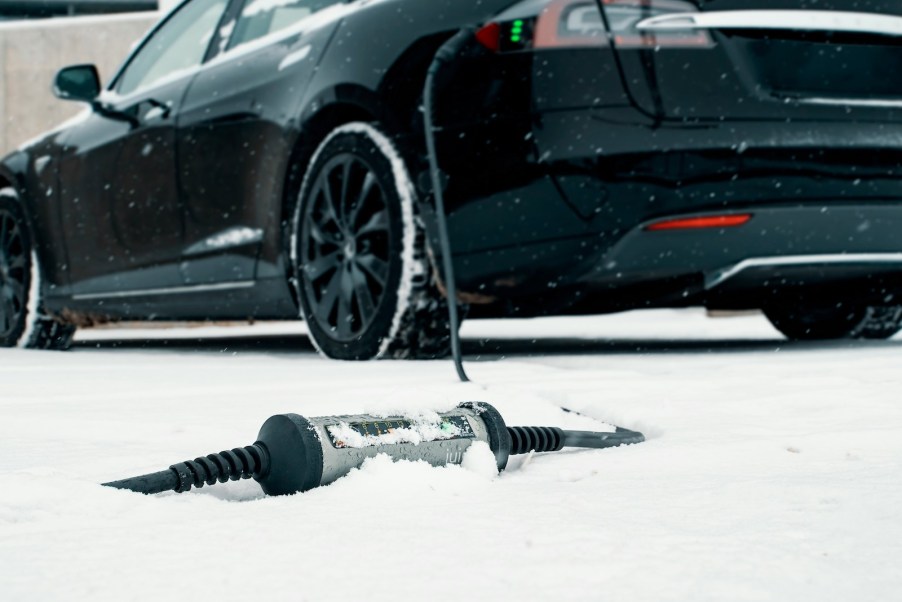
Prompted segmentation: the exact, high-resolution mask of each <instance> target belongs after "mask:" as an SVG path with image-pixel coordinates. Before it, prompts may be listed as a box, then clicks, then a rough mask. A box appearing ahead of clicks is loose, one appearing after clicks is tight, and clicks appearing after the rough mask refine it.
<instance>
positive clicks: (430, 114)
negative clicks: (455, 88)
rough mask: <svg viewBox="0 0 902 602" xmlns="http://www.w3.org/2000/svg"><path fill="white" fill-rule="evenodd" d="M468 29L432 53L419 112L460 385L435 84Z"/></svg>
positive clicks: (468, 36)
mask: <svg viewBox="0 0 902 602" xmlns="http://www.w3.org/2000/svg"><path fill="white" fill-rule="evenodd" d="M473 32H474V30H473V29H472V28H466V29H462V30H460V31H459V32H458V33H457V34H456V35H454V36H453V37H451V39H449V40H448V41H447V42H445V43H444V44H442V46H441V48H439V49H438V51H437V52H436V53H435V56H434V57H433V59H432V64H431V65H429V71H427V73H426V85H425V89H424V91H423V113H424V121H425V130H426V154H427V155H428V156H429V174H430V178H431V180H432V194H433V199H434V200H435V212H436V218H437V220H438V234H439V245H440V246H441V250H442V276H443V279H444V281H445V290H446V292H447V295H448V322H449V324H450V327H451V357H452V358H453V360H454V368H455V369H456V370H457V377H458V378H459V379H460V380H461V382H470V379H469V377H468V376H467V373H466V371H465V370H464V364H463V358H462V357H461V351H460V316H459V315H458V311H457V282H456V281H455V278H454V262H453V260H452V257H451V239H450V237H449V236H448V220H447V218H446V216H445V199H444V188H443V185H442V176H441V170H440V168H439V161H438V153H437V151H436V148H435V121H434V119H435V99H434V95H435V81H436V77H437V76H438V74H439V72H441V70H442V69H443V68H444V67H445V66H446V65H447V64H448V63H450V62H451V61H453V60H454V59H455V58H457V57H458V55H459V54H460V53H461V51H462V50H463V49H464V48H465V47H466V46H467V44H469V43H471V42H472V40H473Z"/></svg>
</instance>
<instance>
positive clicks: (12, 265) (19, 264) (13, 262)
mask: <svg viewBox="0 0 902 602" xmlns="http://www.w3.org/2000/svg"><path fill="white" fill-rule="evenodd" d="M9 269H10V270H24V269H25V256H24V255H16V256H15V257H13V258H12V259H10V261H9Z"/></svg>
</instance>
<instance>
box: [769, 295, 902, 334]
mask: <svg viewBox="0 0 902 602" xmlns="http://www.w3.org/2000/svg"><path fill="white" fill-rule="evenodd" d="M764 314H765V315H766V316H767V318H768V320H770V322H771V324H773V325H774V327H775V328H776V329H777V330H779V331H780V332H782V333H783V334H784V335H786V337H787V338H789V339H793V340H800V341H804V340H809V341H814V340H829V339H847V338H859V339H888V338H890V337H891V336H893V335H894V334H896V333H897V332H899V330H902V306H886V307H869V306H865V305H855V304H851V305H850V304H845V303H836V304H834V305H826V306H822V307H817V306H805V305H799V306H794V307H790V306H774V307H769V308H766V309H765V310H764Z"/></svg>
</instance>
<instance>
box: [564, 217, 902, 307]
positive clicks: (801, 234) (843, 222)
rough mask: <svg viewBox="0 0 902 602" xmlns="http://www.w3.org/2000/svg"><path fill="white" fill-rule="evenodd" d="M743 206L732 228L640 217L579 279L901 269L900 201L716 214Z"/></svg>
mask: <svg viewBox="0 0 902 602" xmlns="http://www.w3.org/2000/svg"><path fill="white" fill-rule="evenodd" d="M740 212H741V213H744V214H750V215H751V219H750V220H749V221H748V222H747V223H745V224H742V225H738V226H735V227H728V228H703V229H686V230H665V231H652V230H649V229H648V226H649V225H650V223H654V222H657V221H660V220H654V222H651V221H649V222H645V223H642V224H640V225H639V226H637V227H635V228H633V229H632V230H631V231H630V232H629V233H628V234H627V235H626V236H624V237H623V238H621V239H620V240H619V241H618V242H617V243H616V244H614V245H613V246H612V247H611V248H610V249H609V250H607V251H606V252H605V253H603V255H602V256H601V257H599V258H598V263H597V265H595V266H593V267H592V268H591V269H590V270H589V271H588V272H587V273H586V274H584V275H583V276H582V277H581V280H583V281H585V282H612V281H618V280H623V279H624V278H629V279H631V280H635V279H648V278H666V277H671V276H676V275H680V274H692V273H695V274H701V275H703V277H704V280H703V282H704V288H705V289H707V290H711V289H715V288H717V287H720V286H724V285H726V284H727V283H728V282H730V281H732V280H735V279H736V278H737V277H740V276H741V275H743V274H744V273H748V272H752V271H759V272H763V271H767V270H772V271H779V270H781V269H782V270H783V271H784V272H786V271H789V268H791V267H794V266H802V265H832V266H836V267H840V266H843V267H845V268H846V271H849V270H850V269H851V268H853V267H855V266H862V267H863V268H864V269H865V270H870V269H875V270H877V269H879V270H885V269H887V268H889V269H900V270H902V237H900V233H902V202H895V203H881V204H866V205H857V204H856V205H836V204H827V203H824V204H819V205H816V204H806V205H804V206H798V207H749V208H747V209H743V210H741V211H740V210H735V209H734V210H732V211H731V212H722V213H718V215H730V214H736V213H740ZM695 215H709V214H708V213H700V214H692V216H695ZM669 217H681V216H680V215H677V216H669ZM687 217H689V215H687Z"/></svg>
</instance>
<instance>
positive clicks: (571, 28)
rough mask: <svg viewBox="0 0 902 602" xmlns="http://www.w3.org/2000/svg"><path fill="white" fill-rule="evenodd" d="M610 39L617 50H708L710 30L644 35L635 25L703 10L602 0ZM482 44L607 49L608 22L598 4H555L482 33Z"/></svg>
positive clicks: (679, 3)
mask: <svg viewBox="0 0 902 602" xmlns="http://www.w3.org/2000/svg"><path fill="white" fill-rule="evenodd" d="M602 4H603V5H604V10H605V16H606V17H607V22H608V25H609V26H610V28H611V31H610V35H611V39H612V40H613V42H614V45H615V46H616V47H617V48H692V47H709V46H711V45H712V42H711V37H710V36H709V35H708V33H707V32H705V31H692V30H686V31H680V30H674V31H656V32H654V33H650V32H640V31H639V30H638V29H636V25H637V24H638V23H640V22H641V21H644V20H645V19H650V18H652V17H659V16H663V15H672V14H681V13H695V12H698V7H697V6H696V5H695V4H692V3H690V2H686V1H684V0H602ZM477 39H479V41H480V43H482V45H483V46H486V47H487V48H489V49H490V50H493V51H495V52H498V51H501V52H508V51H515V50H526V49H530V48H535V49H550V48H573V47H581V46H608V45H609V44H610V42H609V40H608V32H607V31H606V30H605V19H603V18H602V15H601V10H600V8H599V5H598V3H597V2H596V1H595V0H551V1H549V2H548V4H547V5H546V6H545V7H544V8H542V9H541V12H539V14H538V15H537V16H535V17H533V18H522V19H512V20H506V19H505V20H500V21H498V22H495V23H490V24H488V25H486V26H485V27H484V28H483V29H481V30H479V32H478V33H477Z"/></svg>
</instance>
